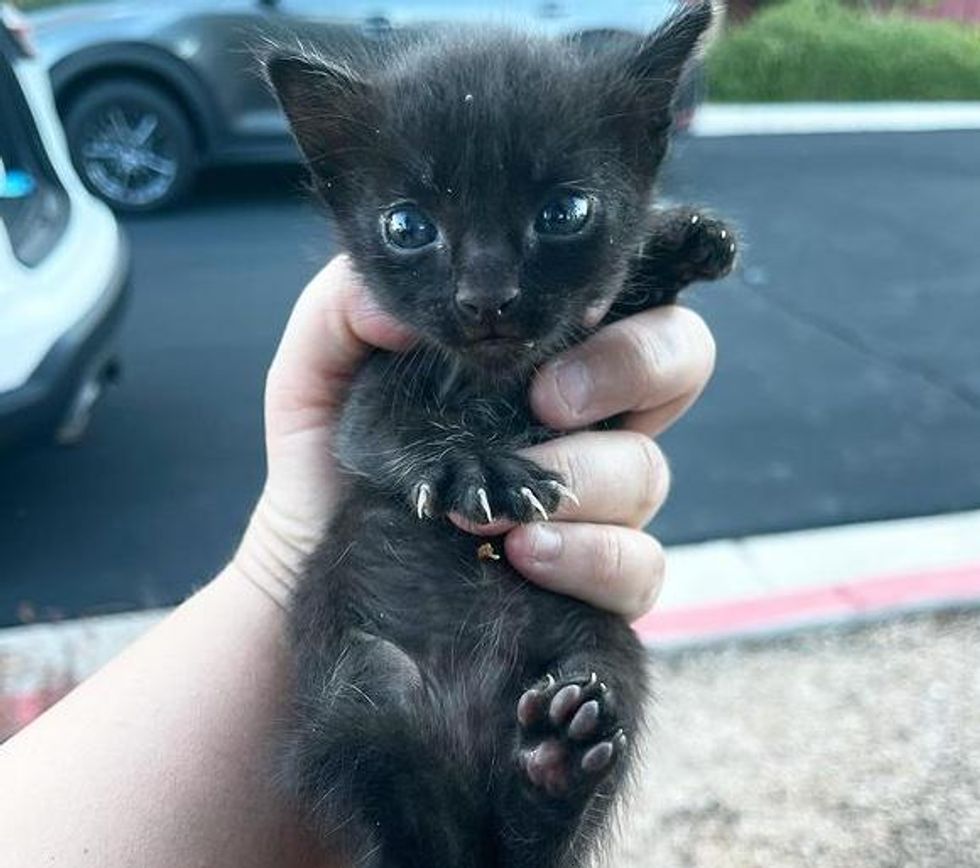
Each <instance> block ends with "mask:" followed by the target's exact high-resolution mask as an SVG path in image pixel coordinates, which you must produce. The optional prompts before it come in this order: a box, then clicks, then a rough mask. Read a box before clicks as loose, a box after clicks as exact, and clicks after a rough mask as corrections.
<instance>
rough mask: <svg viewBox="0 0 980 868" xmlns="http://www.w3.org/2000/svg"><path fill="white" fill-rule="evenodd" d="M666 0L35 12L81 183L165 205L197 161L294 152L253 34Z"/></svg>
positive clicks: (237, 0)
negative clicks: (261, 73)
mask: <svg viewBox="0 0 980 868" xmlns="http://www.w3.org/2000/svg"><path fill="white" fill-rule="evenodd" d="M669 9H670V3H669V2H668V0H647V2H644V0H601V2H599V0H590V2H574V0H565V2H562V0H517V2H508V0H504V2H502V3H498V4H495V5H494V6H493V7H492V8H488V7H487V6H486V4H485V3H484V2H476V0H454V2H446V0H428V2H419V3H412V2H410V0H403V2H396V0H350V2H344V3H341V2H333V0H156V2H152V0H122V2H111V3H93V2H78V3H72V4H69V5H65V6H61V7H58V8H55V9H51V10H48V11H44V12H38V13H35V14H33V15H32V16H31V22H32V24H33V26H34V32H35V41H36V42H37V44H38V46H39V48H40V51H41V55H42V58H43V59H44V61H45V62H46V63H47V65H48V68H49V70H50V73H51V79H52V84H53V86H54V91H55V95H56V99H57V104H58V109H59V111H60V113H61V116H62V120H63V122H64V127H65V131H66V133H67V135H68V143H69V146H70V149H71V153H72V157H73V159H74V161H75V164H76V167H77V169H78V172H79V174H80V175H81V177H82V179H83V180H84V182H85V184H86V185H87V186H88V187H89V189H90V190H92V191H93V192H94V193H96V194H97V195H98V196H100V197H102V198H103V199H104V200H105V201H106V202H108V203H109V204H110V205H112V206H113V207H114V208H116V209H118V210H126V211H147V210H152V209H155V208H160V207H163V206H166V205H170V204H173V203H174V202H176V201H177V200H178V199H180V197H181V196H182V195H183V194H184V193H186V192H187V190H188V189H189V188H190V186H191V184H192V182H193V179H194V176H195V173H196V172H197V170H198V169H199V168H201V167H204V166H209V165H218V164H227V163H255V162H269V161H275V162H285V161H289V162H292V161H294V160H296V159H297V154H296V151H295V150H294V148H293V145H292V142H291V141H290V139H289V137H288V135H287V130H286V124H285V120H284V119H283V117H282V116H281V114H280V112H279V110H278V108H277V106H276V105H275V103H274V102H273V100H272V97H271V96H270V95H269V93H268V92H267V91H266V89H265V87H264V85H263V83H262V81H261V80H260V79H259V77H258V75H257V74H256V67H255V62H254V59H253V57H254V54H253V52H254V48H255V46H256V45H259V44H261V41H262V40H263V38H268V37H272V38H274V39H278V38H296V37H297V36H299V37H301V38H303V39H307V40H314V41H316V42H318V43H321V44H325V45H326V46H327V47H328V48H329V47H331V46H334V45H336V46H338V47H340V46H343V45H344V44H348V43H349V42H350V41H355V42H361V43H363V42H364V41H379V40H384V39H386V38H388V36H389V35H390V34H391V33H393V32H400V31H404V30H413V29H422V28H425V27H427V26H430V25H432V24H433V23H437V22H446V21H467V20H470V21H487V20H488V19H490V20H500V21H504V22H507V23H516V24H518V25H520V26H523V27H534V28H535V29H541V30H545V31H546V32H551V33H581V32H596V33H600V32H603V31H608V30H630V31H644V30H649V29H650V28H652V27H654V26H656V24H657V23H659V22H660V21H661V20H662V19H663V18H664V17H666V15H667V13H668V12H669Z"/></svg>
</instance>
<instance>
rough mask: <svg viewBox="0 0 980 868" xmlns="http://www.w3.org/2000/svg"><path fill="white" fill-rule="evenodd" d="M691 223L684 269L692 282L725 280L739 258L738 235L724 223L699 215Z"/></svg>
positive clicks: (681, 258) (683, 257)
mask: <svg viewBox="0 0 980 868" xmlns="http://www.w3.org/2000/svg"><path fill="white" fill-rule="evenodd" d="M688 219H689V223H688V230H687V239H686V240H685V243H684V250H683V254H682V255H681V257H680V260H681V262H680V267H681V268H683V269H686V270H688V271H689V272H690V273H689V279H690V281H691V282H694V281H695V280H717V279H718V278H720V277H724V276H725V275H726V274H728V272H730V271H731V270H732V266H734V264H735V257H736V256H737V254H738V242H737V241H736V240H735V233H734V232H732V230H731V229H730V228H729V227H728V225H727V224H726V223H725V222H724V221H722V220H718V219H716V218H715V217H711V216H709V215H707V214H702V213H700V212H698V211H694V212H692V213H691V214H690V216H689V218H688Z"/></svg>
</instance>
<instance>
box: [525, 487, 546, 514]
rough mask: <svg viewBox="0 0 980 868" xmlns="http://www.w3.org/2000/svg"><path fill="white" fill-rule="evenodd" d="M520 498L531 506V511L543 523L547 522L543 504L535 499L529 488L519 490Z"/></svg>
mask: <svg viewBox="0 0 980 868" xmlns="http://www.w3.org/2000/svg"><path fill="white" fill-rule="evenodd" d="M521 497H523V498H524V499H525V500H526V501H527V502H528V503H529V504H531V509H533V510H534V511H535V512H536V513H538V515H540V516H541V518H543V519H544V520H545V521H547V520H548V511H547V510H546V509H545V508H544V504H543V503H541V501H540V500H538V499H537V497H535V495H534V492H533V491H531V489H530V488H522V489H521Z"/></svg>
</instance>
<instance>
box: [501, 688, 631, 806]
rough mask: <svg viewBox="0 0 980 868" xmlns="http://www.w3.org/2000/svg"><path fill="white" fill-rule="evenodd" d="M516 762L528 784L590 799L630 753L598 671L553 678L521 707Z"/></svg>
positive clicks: (560, 795) (558, 794) (559, 794)
mask: <svg viewBox="0 0 980 868" xmlns="http://www.w3.org/2000/svg"><path fill="white" fill-rule="evenodd" d="M517 722H518V725H519V727H520V744H519V746H518V751H517V762H518V765H519V767H520V769H521V771H522V772H523V773H524V775H525V776H526V779H527V781H528V783H529V784H530V785H531V786H532V787H534V788H535V789H537V790H539V791H541V792H543V793H545V794H546V795H548V796H550V797H552V798H568V797H573V796H575V795H587V794H588V793H590V792H591V791H592V789H593V788H594V787H595V786H596V784H598V783H599V781H601V780H602V779H603V778H604V777H605V776H606V775H607V774H609V772H611V771H612V769H613V767H614V766H615V765H616V764H617V763H618V762H619V761H620V760H621V759H622V757H623V754H624V753H625V752H626V744H627V740H626V734H625V733H624V732H623V730H622V728H621V727H620V726H619V724H618V718H617V715H616V713H615V705H614V701H613V697H612V692H611V690H610V689H609V688H608V687H606V685H605V684H603V682H602V681H600V680H599V678H598V676H597V675H596V674H595V673H594V672H593V673H591V674H590V675H589V676H588V677H586V678H577V679H576V678H568V679H563V680H561V681H556V680H555V679H554V678H553V677H552V676H550V675H548V676H546V677H545V679H544V680H543V681H542V682H540V683H539V684H537V685H535V686H534V687H532V688H531V689H530V690H528V691H526V692H525V693H524V694H523V695H522V696H521V698H520V700H519V701H518V703H517Z"/></svg>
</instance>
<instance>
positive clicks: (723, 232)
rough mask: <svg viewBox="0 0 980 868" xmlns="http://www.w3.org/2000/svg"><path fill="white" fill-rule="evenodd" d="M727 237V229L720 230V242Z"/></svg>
mask: <svg viewBox="0 0 980 868" xmlns="http://www.w3.org/2000/svg"><path fill="white" fill-rule="evenodd" d="M727 237H728V230H727V229H722V230H721V240H722V241H724V240H725V239H726V238H727Z"/></svg>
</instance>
